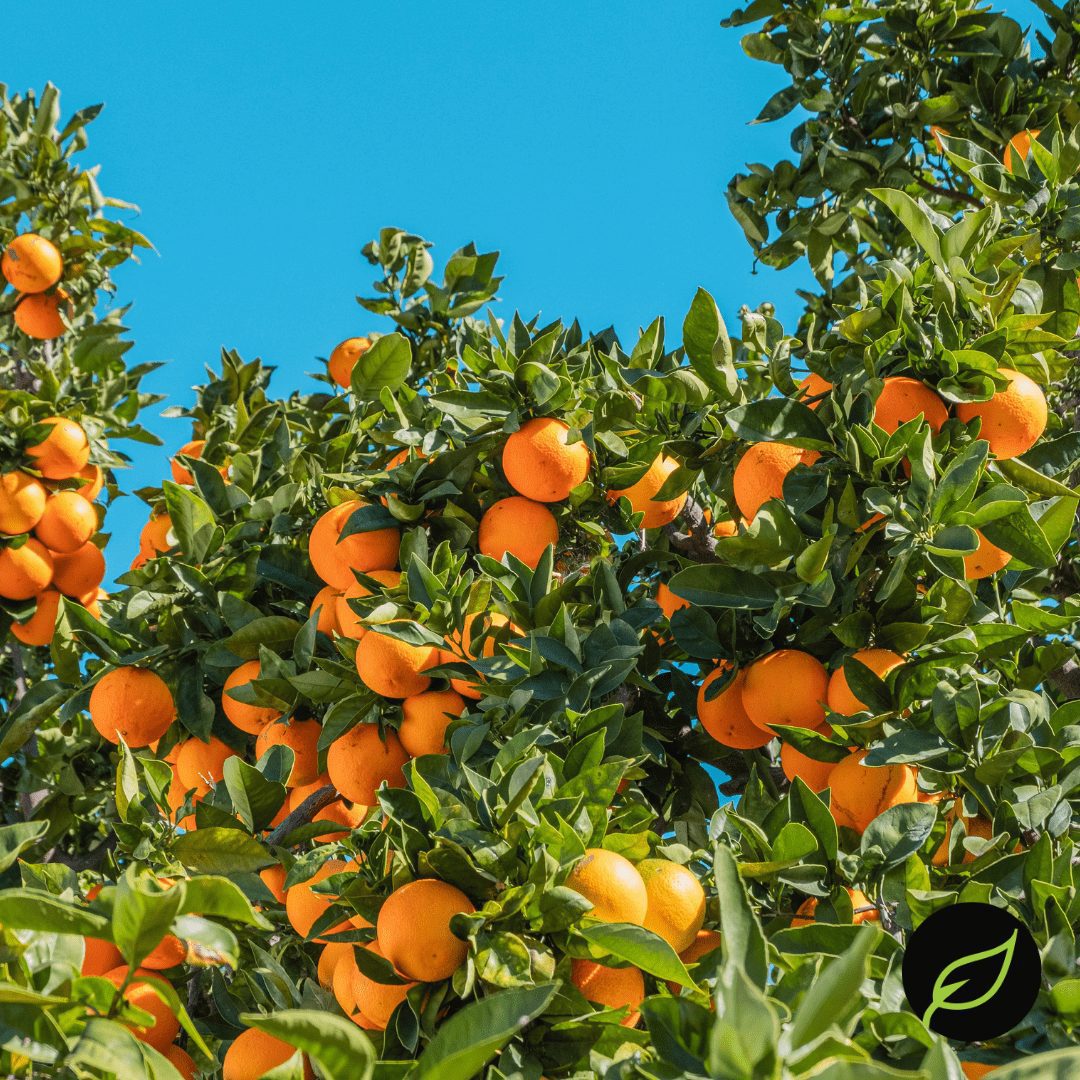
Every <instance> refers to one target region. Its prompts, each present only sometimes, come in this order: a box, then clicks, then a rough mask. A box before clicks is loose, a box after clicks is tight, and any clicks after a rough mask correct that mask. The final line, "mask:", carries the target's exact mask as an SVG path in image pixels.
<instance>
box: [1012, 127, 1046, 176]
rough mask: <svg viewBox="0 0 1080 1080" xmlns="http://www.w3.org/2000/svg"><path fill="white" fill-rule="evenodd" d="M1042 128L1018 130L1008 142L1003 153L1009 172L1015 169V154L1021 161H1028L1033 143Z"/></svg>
mask: <svg viewBox="0 0 1080 1080" xmlns="http://www.w3.org/2000/svg"><path fill="white" fill-rule="evenodd" d="M1041 130H1042V129H1041V128H1028V129H1027V131H1018V132H1017V133H1016V134H1015V135H1014V136H1013V137H1012V138H1011V139H1010V140H1009V141H1008V142H1007V143H1006V144H1005V153H1004V154H1003V155H1002V163H1003V164H1004V166H1005V170H1006V171H1007V172H1012V170H1013V154H1016V155H1017V157H1018V158H1019V159H1020V160H1021V161H1026V160H1027V156H1028V154H1030V153H1031V144H1032V143H1033V142H1034V141H1035V140H1036V139H1037V138H1038V137H1039V132H1040V131H1041Z"/></svg>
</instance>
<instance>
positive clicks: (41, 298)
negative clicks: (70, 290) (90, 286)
mask: <svg viewBox="0 0 1080 1080" xmlns="http://www.w3.org/2000/svg"><path fill="white" fill-rule="evenodd" d="M66 300H67V293H65V292H64V291H63V290H62V289H57V290H56V292H54V293H35V294H34V295H33V296H26V297H24V298H23V299H22V300H20V301H19V303H18V304H17V305H16V307H15V325H16V326H17V327H18V328H19V329H20V330H21V331H22V332H23V333H24V334H25V335H26V336H27V337H32V338H35V339H36V340H38V341H52V340H53V339H54V338H58V337H60V335H61V334H62V333H63V332H64V330H65V327H64V320H63V319H62V318H61V317H60V306H61V305H62V304H63V303H64V301H66ZM68 306H69V309H70V305H68Z"/></svg>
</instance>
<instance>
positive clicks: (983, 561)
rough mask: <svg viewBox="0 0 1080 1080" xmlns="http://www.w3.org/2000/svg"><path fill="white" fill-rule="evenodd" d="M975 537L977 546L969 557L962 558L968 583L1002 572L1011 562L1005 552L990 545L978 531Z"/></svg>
mask: <svg viewBox="0 0 1080 1080" xmlns="http://www.w3.org/2000/svg"><path fill="white" fill-rule="evenodd" d="M975 535H976V536H977V537H978V538H979V546H978V547H977V548H976V549H975V550H974V551H973V552H972V553H971V554H970V555H965V556H964V577H966V578H967V579H968V580H969V581H978V580H979V579H980V578H987V577H992V576H993V575H994V574H996V573H997V572H998V571H999V570H1004V569H1005V567H1006V566H1007V565H1008V564H1009V562H1010V561H1011V560H1012V556H1011V555H1010V554H1009V553H1008V552H1007V551H1003V550H1002V549H1001V548H999V547H998V546H997V545H996V544H991V543H990V541H989V540H987V539H986V537H985V536H983V534H982V533H981V532H979V530H978V529H976V530H975Z"/></svg>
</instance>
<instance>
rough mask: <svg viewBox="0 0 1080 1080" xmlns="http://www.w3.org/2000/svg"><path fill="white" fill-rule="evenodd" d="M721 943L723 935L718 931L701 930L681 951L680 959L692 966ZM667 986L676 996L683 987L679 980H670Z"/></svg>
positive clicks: (687, 965)
mask: <svg viewBox="0 0 1080 1080" xmlns="http://www.w3.org/2000/svg"><path fill="white" fill-rule="evenodd" d="M720 944H721V937H720V934H719V932H718V931H716V930H699V931H698V932H697V934H696V935H695V937H694V940H693V941H692V942H690V944H689V946H688V947H687V948H685V949H683V951H682V952H681V953H679V959H680V960H681V961H682V962H683V964H685V965H686V967H690V965H691V964H696V963H697V962H698V961H699V960H700V959H701V958H702V957H703V956H708V955H709V953H711V952H712V951H713V950H714V949H719V948H720ZM667 986H668V990H670V991H671V993H673V994H675V995H676V996H677V995H678V994H679V993H680V991H681V989H682V988H681V987H680V986H679V984H678V983H677V982H669V983H668V984H667Z"/></svg>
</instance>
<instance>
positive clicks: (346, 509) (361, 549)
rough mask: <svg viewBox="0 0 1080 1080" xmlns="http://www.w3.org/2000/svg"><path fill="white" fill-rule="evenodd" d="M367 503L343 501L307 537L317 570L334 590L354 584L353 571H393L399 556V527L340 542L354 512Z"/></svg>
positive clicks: (357, 535) (355, 500) (356, 500)
mask: <svg viewBox="0 0 1080 1080" xmlns="http://www.w3.org/2000/svg"><path fill="white" fill-rule="evenodd" d="M366 505H367V504H366V503H365V502H363V501H362V500H360V499H352V500H350V501H349V502H343V503H340V504H339V505H338V506H334V507H332V508H331V509H329V510H327V511H326V513H325V514H323V515H322V517H320V518H319V520H318V521H316V522H315V525H314V527H313V528H312V530H311V535H310V536H309V537H308V555H309V556H310V557H311V565H312V566H313V567H314V569H315V573H316V574H318V575H319V577H320V578H322V580H323V581H324V582H325V583H326V584H327V585H333V586H334V588H335V589H342V590H344V589H347V588H348V587H349V586H350V585H353V584H355V582H356V577H355V576H354V574H353V571H354V570H360V571H362V572H363V573H365V574H367V573H370V572H371V571H372V570H392V569H393V567H394V564H395V563H396V562H397V558H398V547H399V546H400V544H401V533H400V532H399V531H398V530H397V529H374V530H372V531H371V532H360V533H353V534H352V535H351V536H347V537H345V539H344V540H341V541H340V542H339V537H340V536H341V531H342V529H344V528H345V525H346V524H347V523H348V520H349V518H350V517H352V515H353V514H354V513H355V512H356V511H357V510H359V509H360V508H361V507H363V506H366Z"/></svg>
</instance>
